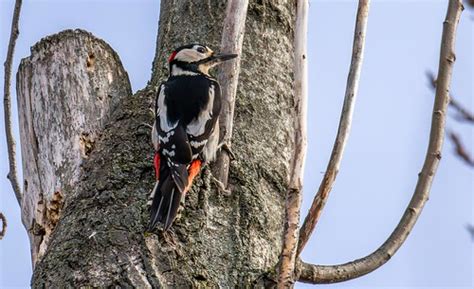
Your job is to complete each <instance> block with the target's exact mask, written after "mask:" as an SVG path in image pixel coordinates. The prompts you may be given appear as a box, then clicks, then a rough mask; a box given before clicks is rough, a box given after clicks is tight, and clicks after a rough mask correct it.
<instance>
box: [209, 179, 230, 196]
mask: <svg viewBox="0 0 474 289" xmlns="http://www.w3.org/2000/svg"><path fill="white" fill-rule="evenodd" d="M212 180H213V181H214V183H215V184H216V186H217V188H218V189H219V190H220V191H221V192H223V193H225V194H227V195H230V194H231V191H230V190H229V189H227V188H226V187H225V185H224V184H223V183H222V182H221V181H219V180H218V179H217V178H216V177H214V176H212Z"/></svg>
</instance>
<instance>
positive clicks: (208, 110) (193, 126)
mask: <svg viewBox="0 0 474 289" xmlns="http://www.w3.org/2000/svg"><path fill="white" fill-rule="evenodd" d="M213 106H214V85H211V86H209V101H208V103H207V105H206V107H205V108H204V109H203V110H202V111H201V112H200V113H199V115H198V117H197V118H196V119H195V120H193V121H192V122H191V123H190V124H188V126H187V127H186V132H187V133H188V134H190V135H192V136H194V137H198V136H200V135H202V134H203V133H204V131H205V130H206V123H207V122H208V121H209V120H210V119H211V117H212V108H213Z"/></svg>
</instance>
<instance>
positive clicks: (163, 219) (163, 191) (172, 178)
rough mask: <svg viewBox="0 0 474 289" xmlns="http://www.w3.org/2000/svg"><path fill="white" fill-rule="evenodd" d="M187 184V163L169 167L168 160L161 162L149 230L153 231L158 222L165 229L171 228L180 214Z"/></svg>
mask: <svg viewBox="0 0 474 289" xmlns="http://www.w3.org/2000/svg"><path fill="white" fill-rule="evenodd" d="M187 185H188V171H187V169H186V165H181V164H178V165H174V164H171V166H170V167H168V165H167V164H166V162H161V168H160V181H159V183H158V185H156V186H155V194H154V197H153V202H152V204H151V208H150V223H149V224H148V229H147V231H149V232H151V231H152V230H153V229H154V228H155V227H156V226H157V225H158V224H161V225H162V226H163V227H162V228H163V231H166V230H168V229H169V227H170V226H171V224H172V223H173V221H174V219H175V218H176V215H177V214H178V209H179V204H180V202H181V198H182V196H183V195H184V192H185V191H184V190H185V188H186V187H187Z"/></svg>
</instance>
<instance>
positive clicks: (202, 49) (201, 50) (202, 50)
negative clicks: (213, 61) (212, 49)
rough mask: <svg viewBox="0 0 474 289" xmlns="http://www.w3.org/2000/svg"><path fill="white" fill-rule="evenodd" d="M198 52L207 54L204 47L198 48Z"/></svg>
mask: <svg viewBox="0 0 474 289" xmlns="http://www.w3.org/2000/svg"><path fill="white" fill-rule="evenodd" d="M196 50H197V52H199V53H204V52H206V49H205V48H204V47H202V46H200V47H198V48H196Z"/></svg>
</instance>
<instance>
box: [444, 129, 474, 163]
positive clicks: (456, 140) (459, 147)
mask: <svg viewBox="0 0 474 289" xmlns="http://www.w3.org/2000/svg"><path fill="white" fill-rule="evenodd" d="M448 136H449V139H450V140H451V141H452V142H453V144H454V150H455V153H456V155H457V156H458V157H459V158H461V159H462V160H463V161H464V162H466V164H467V165H469V166H470V167H474V158H473V157H471V155H470V154H469V153H468V151H467V149H466V147H465V146H464V145H463V144H462V142H461V138H460V137H459V135H457V134H456V133H454V132H448Z"/></svg>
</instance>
